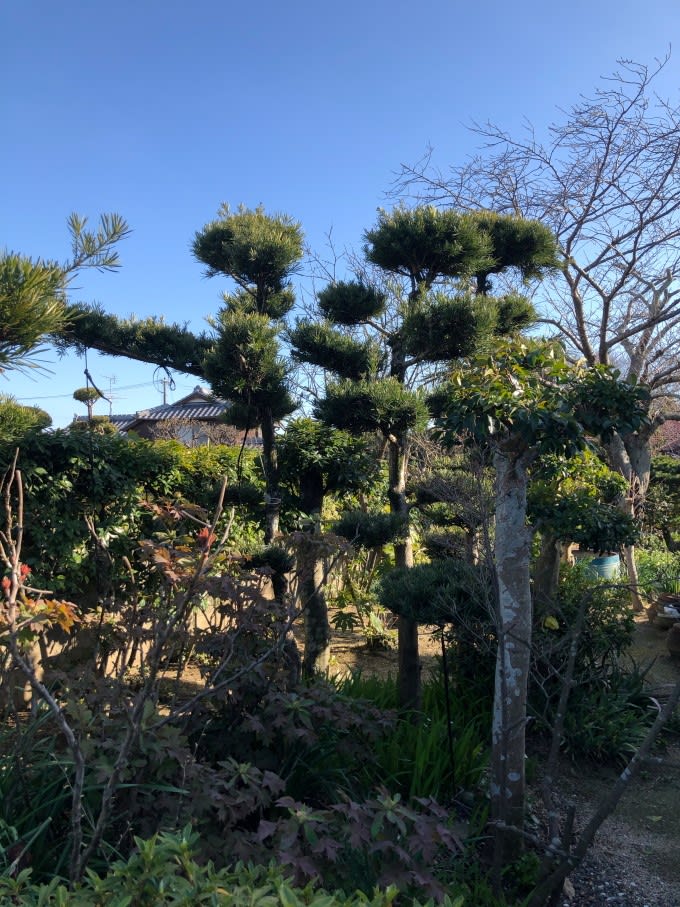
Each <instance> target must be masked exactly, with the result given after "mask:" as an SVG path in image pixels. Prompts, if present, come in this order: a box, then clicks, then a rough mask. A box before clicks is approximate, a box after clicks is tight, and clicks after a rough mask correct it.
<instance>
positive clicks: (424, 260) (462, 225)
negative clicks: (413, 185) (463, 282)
mask: <svg viewBox="0 0 680 907" xmlns="http://www.w3.org/2000/svg"><path fill="white" fill-rule="evenodd" d="M364 238H365V240H366V244H365V246H364V252H365V255H366V258H367V260H368V261H370V262H371V263H372V264H375V265H378V266H379V267H380V268H382V269H383V270H385V271H389V272H392V273H395V274H399V275H401V276H403V277H407V278H414V279H415V281H416V283H417V284H427V285H428V286H429V285H432V283H434V282H435V280H437V279H438V278H440V277H458V276H460V275H461V274H463V275H465V274H467V275H470V276H472V275H473V274H476V273H478V272H481V271H484V270H485V269H490V268H492V267H493V265H494V257H493V249H492V244H491V242H490V239H489V237H488V235H486V234H485V233H483V232H482V231H480V230H479V229H478V226H477V223H476V220H475V218H474V216H473V215H465V214H460V213H459V212H458V211H453V210H439V209H437V208H434V207H431V206H422V207H418V208H413V209H409V208H405V207H399V208H395V209H394V210H393V211H390V212H388V211H384V210H381V211H379V212H378V223H377V224H376V226H375V227H374V228H372V229H371V230H367V231H366V232H365V233H364Z"/></svg>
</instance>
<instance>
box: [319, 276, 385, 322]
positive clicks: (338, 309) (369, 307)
mask: <svg viewBox="0 0 680 907" xmlns="http://www.w3.org/2000/svg"><path fill="white" fill-rule="evenodd" d="M317 302H318V304H319V310H320V311H321V313H322V315H324V317H325V318H328V320H329V321H334V322H335V323H336V324H344V325H346V326H351V325H355V324H361V323H363V322H366V321H370V320H371V319H372V318H376V317H377V316H378V315H380V314H381V313H382V312H383V311H384V309H385V305H386V304H387V297H386V295H385V294H384V293H382V292H381V291H380V290H377V289H375V287H369V286H366V285H365V284H363V283H360V282H359V283H348V282H347V281H342V280H340V281H337V282H335V283H331V284H329V285H328V286H327V287H326V288H325V289H324V290H322V291H321V292H320V293H319V294H318V296H317Z"/></svg>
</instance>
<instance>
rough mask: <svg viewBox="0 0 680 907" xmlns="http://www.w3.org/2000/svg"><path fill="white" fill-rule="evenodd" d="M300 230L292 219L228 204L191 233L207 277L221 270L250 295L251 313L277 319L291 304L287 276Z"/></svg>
mask: <svg viewBox="0 0 680 907" xmlns="http://www.w3.org/2000/svg"><path fill="white" fill-rule="evenodd" d="M302 251H303V249H302V231H301V229H300V225H299V224H298V223H296V222H295V221H294V220H293V219H292V218H290V217H288V216H286V215H283V214H277V215H268V214H266V213H265V211H264V208H262V207H261V206H260V207H258V208H255V209H254V210H248V209H247V208H243V207H241V208H239V209H238V210H237V211H236V212H235V213H232V211H231V210H230V209H229V206H228V205H223V206H222V208H221V209H220V211H219V219H218V220H215V221H212V222H211V223H209V224H206V226H205V227H204V228H203V230H201V231H200V232H199V233H196V236H195V239H194V243H193V252H194V255H195V256H196V258H197V259H198V260H199V261H200V262H203V263H204V264H205V265H207V268H208V275H209V276H210V277H214V276H216V275H217V274H226V275H227V276H229V277H232V278H234V279H235V280H236V282H237V284H238V286H239V287H240V288H241V289H242V290H243V291H244V293H245V294H247V295H248V296H250V298H251V300H252V304H253V309H252V310H253V311H255V312H258V313H259V314H261V315H267V316H268V317H270V318H274V319H278V318H282V317H283V316H284V315H285V314H286V312H288V311H289V310H290V308H291V306H292V305H293V301H294V300H293V298H292V296H291V295H290V293H289V292H287V290H288V284H287V279H288V276H289V275H290V274H291V273H292V270H293V268H294V266H295V264H296V263H297V262H298V261H299V260H300V258H301V257H302Z"/></svg>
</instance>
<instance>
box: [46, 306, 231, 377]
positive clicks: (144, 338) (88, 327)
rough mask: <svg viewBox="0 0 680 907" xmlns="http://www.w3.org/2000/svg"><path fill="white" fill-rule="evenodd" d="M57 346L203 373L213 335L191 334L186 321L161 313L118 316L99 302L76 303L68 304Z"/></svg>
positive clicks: (186, 372)
mask: <svg viewBox="0 0 680 907" xmlns="http://www.w3.org/2000/svg"><path fill="white" fill-rule="evenodd" d="M57 346H62V347H67V346H74V347H75V348H76V349H78V350H83V349H88V348H94V349H97V350H100V351H101V352H102V353H108V354H110V355H112V356H127V357H128V358H129V359H137V360H139V361H140V362H154V363H155V364H156V365H159V366H161V367H163V368H171V369H176V370H177V371H180V372H184V373H185V374H188V375H196V376H197V377H203V361H204V359H205V356H206V355H207V354H208V352H209V351H210V350H211V349H212V346H213V338H212V337H210V336H209V335H207V334H205V333H202V334H194V333H192V332H191V331H189V330H188V329H187V327H186V325H182V324H177V323H168V322H166V321H165V320H164V319H163V317H162V316H158V317H155V316H154V317H149V318H136V317H134V316H133V317H130V318H127V319H121V318H118V317H116V316H115V315H108V314H107V313H106V312H104V310H103V309H102V307H101V306H99V305H91V306H86V305H83V304H78V305H75V306H72V307H71V310H70V323H69V325H68V327H67V329H66V331H65V333H64V336H63V338H62V340H61V341H59V340H58V341H57Z"/></svg>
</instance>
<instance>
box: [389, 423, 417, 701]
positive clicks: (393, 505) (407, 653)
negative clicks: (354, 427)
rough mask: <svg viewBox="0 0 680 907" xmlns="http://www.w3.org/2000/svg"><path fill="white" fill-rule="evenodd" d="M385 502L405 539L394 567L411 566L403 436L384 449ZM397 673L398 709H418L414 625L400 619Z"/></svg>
mask: <svg viewBox="0 0 680 907" xmlns="http://www.w3.org/2000/svg"><path fill="white" fill-rule="evenodd" d="M388 468H389V492H388V493H389V500H390V510H391V512H392V513H396V514H399V515H400V516H401V517H403V518H404V523H405V529H404V532H405V535H404V536H403V537H402V539H400V540H399V541H398V542H395V545H394V559H395V564H396V566H397V567H412V566H413V541H412V539H411V533H410V529H409V526H408V517H409V509H408V502H407V500H406V475H407V470H408V439H407V437H406V436H405V435H402V436H400V437H399V438H398V439H396V440H391V441H390V443H389V447H388ZM397 637H398V646H399V669H398V676H397V690H398V697H399V706H400V707H401V708H402V709H418V708H420V704H421V703H420V696H421V690H420V670H421V666H420V657H419V653H418V621H416V620H412V619H411V618H409V617H404V616H400V617H399V621H398V624H397Z"/></svg>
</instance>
